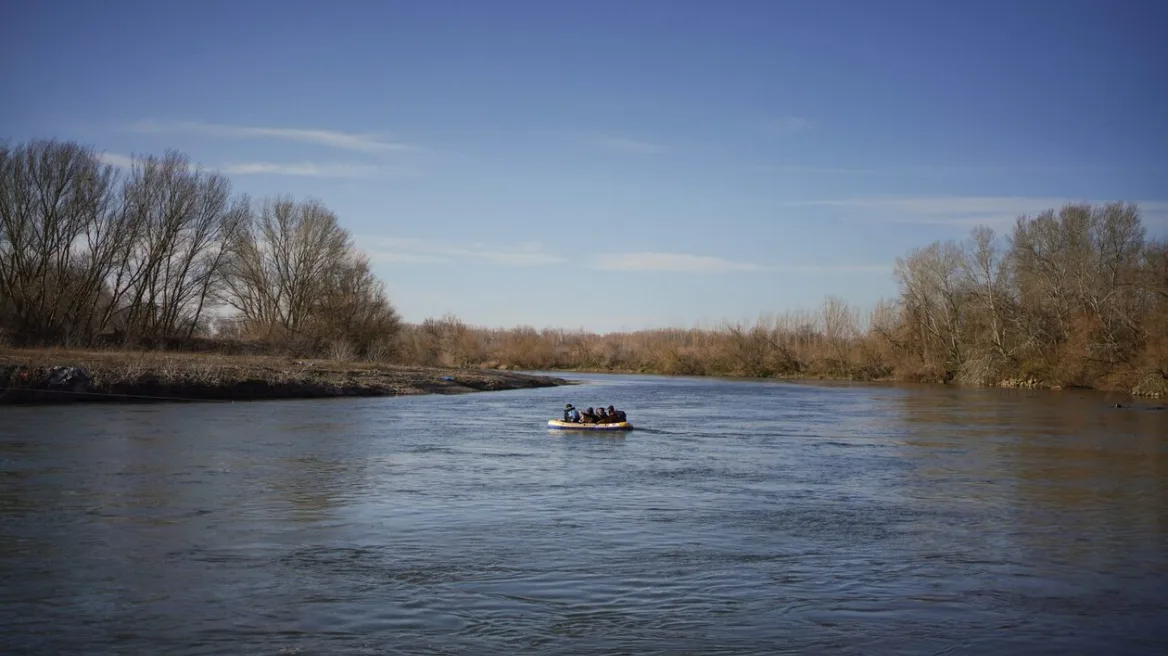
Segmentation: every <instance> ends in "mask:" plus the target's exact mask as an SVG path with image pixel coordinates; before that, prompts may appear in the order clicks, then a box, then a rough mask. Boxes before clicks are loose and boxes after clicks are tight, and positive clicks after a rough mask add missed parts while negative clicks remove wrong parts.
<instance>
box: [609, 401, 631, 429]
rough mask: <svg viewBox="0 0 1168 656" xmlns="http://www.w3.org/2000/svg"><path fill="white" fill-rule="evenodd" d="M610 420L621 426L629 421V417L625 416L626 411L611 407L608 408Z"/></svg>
mask: <svg viewBox="0 0 1168 656" xmlns="http://www.w3.org/2000/svg"><path fill="white" fill-rule="evenodd" d="M608 420H609V421H610V422H612V423H614V424H619V423H622V422H625V421H628V416H627V415H625V411H624V410H617V409H616V408H614V407H612V406H611V405H610V406H608Z"/></svg>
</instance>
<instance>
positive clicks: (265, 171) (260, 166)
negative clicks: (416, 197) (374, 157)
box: [222, 162, 381, 178]
mask: <svg viewBox="0 0 1168 656" xmlns="http://www.w3.org/2000/svg"><path fill="white" fill-rule="evenodd" d="M222 170H223V172H224V173H227V174H230V175H291V176H303V177H310V178H368V177H372V176H374V175H377V174H378V173H379V172H381V169H380V168H378V167H376V166H367V165H362V164H314V163H312V162H300V163H297V164H277V163H274V162H245V163H240V164H228V165H226V166H224V167H223V169H222Z"/></svg>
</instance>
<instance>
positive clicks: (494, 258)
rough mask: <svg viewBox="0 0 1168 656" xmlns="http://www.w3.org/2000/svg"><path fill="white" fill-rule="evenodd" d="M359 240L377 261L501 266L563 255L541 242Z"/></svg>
mask: <svg viewBox="0 0 1168 656" xmlns="http://www.w3.org/2000/svg"><path fill="white" fill-rule="evenodd" d="M355 241H356V242H357V244H358V245H359V246H360V247H361V248H362V249H363V250H364V251H365V252H366V253H368V254H369V257H370V259H371V260H373V261H374V262H380V263H383V264H445V263H475V262H477V263H487V264H497V265H500V266H542V265H548V264H559V263H562V262H564V261H565V259H564V258H563V257H560V256H559V255H556V254H554V253H549V252H547V251H546V250H545V249H544V246H543V244H540V243H539V242H523V243H520V244H513V245H507V246H502V245H499V244H487V243H482V242H469V243H458V242H446V241H437V240H430V239H414V238H404V237H385V236H379V235H364V236H360V237H358V238H356V240H355Z"/></svg>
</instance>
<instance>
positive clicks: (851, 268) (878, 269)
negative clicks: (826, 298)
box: [773, 264, 892, 274]
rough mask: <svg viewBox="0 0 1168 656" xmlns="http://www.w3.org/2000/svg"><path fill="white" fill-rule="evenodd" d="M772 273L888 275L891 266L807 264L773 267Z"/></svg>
mask: <svg viewBox="0 0 1168 656" xmlns="http://www.w3.org/2000/svg"><path fill="white" fill-rule="evenodd" d="M773 270H774V271H785V272H790V273H823V274H829V273H890V272H891V271H892V265H891V264H807V265H799V264H794V265H789V266H778V267H773Z"/></svg>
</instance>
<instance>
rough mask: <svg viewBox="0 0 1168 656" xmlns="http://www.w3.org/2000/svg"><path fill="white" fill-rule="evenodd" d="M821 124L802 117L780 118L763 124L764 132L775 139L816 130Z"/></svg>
mask: <svg viewBox="0 0 1168 656" xmlns="http://www.w3.org/2000/svg"><path fill="white" fill-rule="evenodd" d="M818 125H819V124H818V123H816V122H815V121H813V120H811V119H809V118H804V117H802V116H779V117H776V118H772V119H769V120H767V121H765V122H764V123H763V126H762V129H763V132H765V133H766V134H769V135H771V136H774V137H785V136H788V135H792V134H798V133H800V132H807V131H808V130H813V129H815V128H816V127H817V126H818Z"/></svg>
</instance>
